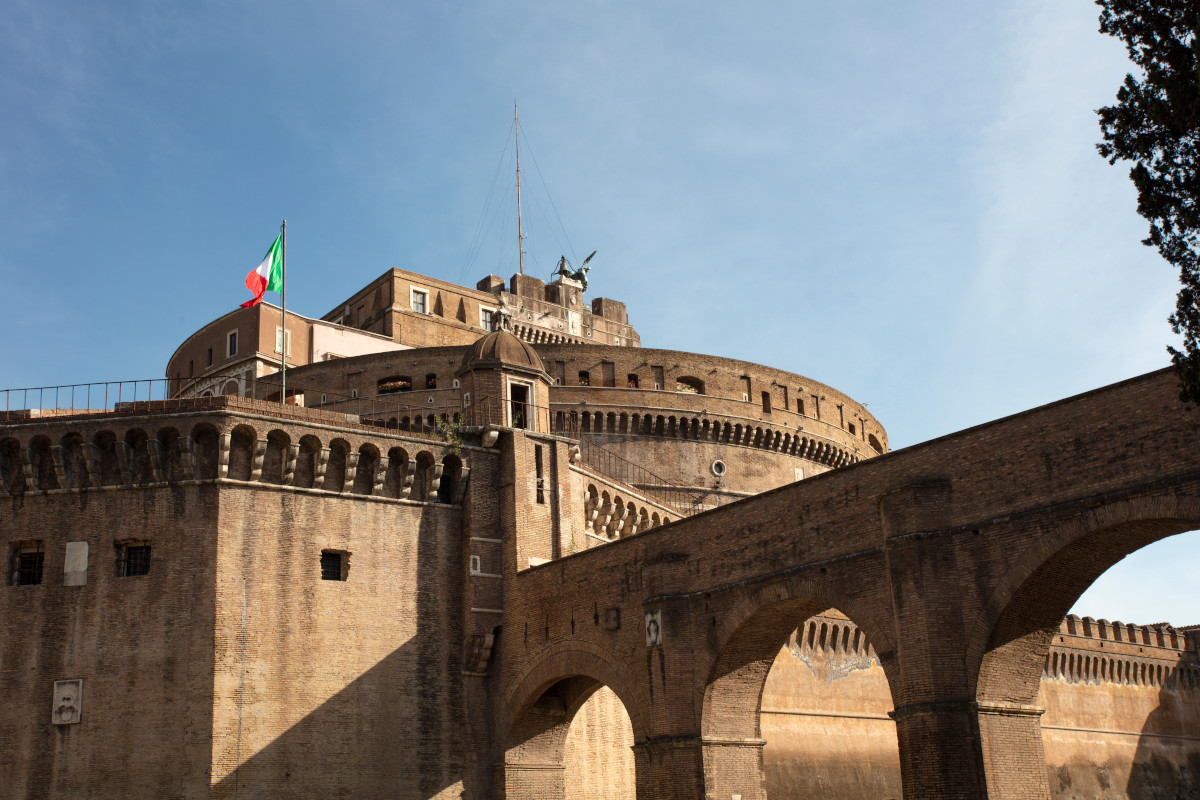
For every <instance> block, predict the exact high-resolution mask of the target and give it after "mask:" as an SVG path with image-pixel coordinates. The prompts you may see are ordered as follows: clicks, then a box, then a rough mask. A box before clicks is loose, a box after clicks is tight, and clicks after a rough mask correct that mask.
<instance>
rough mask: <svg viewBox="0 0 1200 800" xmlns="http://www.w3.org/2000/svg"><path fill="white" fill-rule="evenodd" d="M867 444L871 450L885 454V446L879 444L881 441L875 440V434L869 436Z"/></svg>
mask: <svg viewBox="0 0 1200 800" xmlns="http://www.w3.org/2000/svg"><path fill="white" fill-rule="evenodd" d="M867 444H868V445H870V447H871V449H872V450H874V451H875V452H876V453H880V454H882V453H883V445H882V444H880V443H879V439H877V438H875V434H873V433H868V434H867Z"/></svg>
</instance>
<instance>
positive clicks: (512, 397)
mask: <svg viewBox="0 0 1200 800" xmlns="http://www.w3.org/2000/svg"><path fill="white" fill-rule="evenodd" d="M509 404H510V406H511V408H510V410H509V416H510V420H509V424H510V425H511V426H512V427H514V428H528V427H529V413H528V406H529V387H528V386H521V385H520V384H516V383H514V384H512V385H511V386H510V387H509Z"/></svg>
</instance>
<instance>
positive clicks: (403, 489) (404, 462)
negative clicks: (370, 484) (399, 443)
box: [383, 447, 412, 497]
mask: <svg viewBox="0 0 1200 800" xmlns="http://www.w3.org/2000/svg"><path fill="white" fill-rule="evenodd" d="M406 479H407V480H408V485H405V481H406ZM411 486H412V483H411V476H409V475H408V451H407V450H405V449H404V448H403V447H393V448H392V449H390V450H388V467H387V474H386V475H384V478H383V495H384V497H405V496H407V492H408V490H409V488H410V487H411Z"/></svg>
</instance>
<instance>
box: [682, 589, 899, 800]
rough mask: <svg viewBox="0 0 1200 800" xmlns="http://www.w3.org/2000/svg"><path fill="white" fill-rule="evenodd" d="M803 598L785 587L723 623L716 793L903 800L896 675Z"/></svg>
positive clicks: (709, 753)
mask: <svg viewBox="0 0 1200 800" xmlns="http://www.w3.org/2000/svg"><path fill="white" fill-rule="evenodd" d="M806 594H807V592H806V587H804V586H790V585H779V584H776V585H774V586H771V587H764V588H763V589H761V590H760V591H759V592H758V593H757V594H755V595H752V596H751V597H749V598H746V601H744V602H742V603H741V604H740V605H742V607H744V608H747V609H753V610H751V611H748V612H744V617H743V618H740V619H739V618H736V617H735V618H731V619H729V620H727V621H723V622H722V621H720V620H718V619H717V618H715V617H714V626H717V627H716V631H717V635H718V636H719V637H720V640H721V641H722V644H721V646H720V649H719V651H718V655H717V658H716V660H715V662H714V664H713V668H712V671H711V673H710V675H709V679H708V685H707V687H706V689H705V695H704V708H703V714H702V722H701V726H702V727H701V733H702V735H703V737H704V739H705V741H706V745H705V752H704V763H705V775H706V786H705V790H706V793H707V795H708V796H711V797H730V796H736V795H741V796H742V797H743V798H744V800H752V799H753V800H763V798H772V799H774V798H792V797H846V798H867V797H877V798H889V797H896V798H898V797H900V795H901V787H900V755H899V746H898V743H897V738H896V726H895V723H894V722H893V721H892V720H891V718H890V717H889V716H888V712H889V711H891V710H892V708H893V705H892V694H891V683H890V680H889V675H888V672H889V671H891V670H893V669H894V667H893V665H892V664H891V663H887V664H884V663H883V662H881V660H880V656H879V654H878V653H877V652H876V651H875V649H874V647H873V646H872V645H871V642H870V640H869V638H868V636H867V634H866V632H865V631H864V630H863V629H861V628H860V627H859V626H858V625H857V624H855V622H853V621H851V619H850V618H849V617H847V616H846V615H845V614H843V613H841V612H840V611H839V610H838V609H836V608H829V607H828V603H827V601H825V600H822V599H815V598H813V597H810V596H806ZM797 622H799V627H797ZM873 633H875V634H877V635H878V637H879V638H886V637H885V634H884V632H883V631H873ZM759 775H761V776H762V780H761V783H760V782H759V781H758V780H757V776H759Z"/></svg>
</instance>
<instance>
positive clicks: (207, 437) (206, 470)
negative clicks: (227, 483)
mask: <svg viewBox="0 0 1200 800" xmlns="http://www.w3.org/2000/svg"><path fill="white" fill-rule="evenodd" d="M191 437H192V442H193V446H194V447H195V454H196V477H197V478H200V479H211V478H216V477H217V476H218V475H219V471H220V464H221V437H220V434H219V433H218V432H217V429H216V427H214V426H213V425H212V424H211V423H208V422H201V423H199V424H197V425H195V426H193V427H192V432H191Z"/></svg>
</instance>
